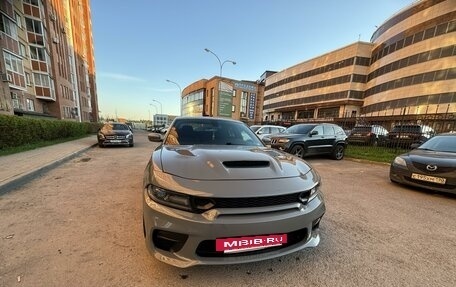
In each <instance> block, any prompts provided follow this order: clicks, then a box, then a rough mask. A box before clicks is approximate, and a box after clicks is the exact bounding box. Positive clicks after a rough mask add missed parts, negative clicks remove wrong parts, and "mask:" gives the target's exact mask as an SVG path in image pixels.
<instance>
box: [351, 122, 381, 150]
mask: <svg viewBox="0 0 456 287" xmlns="http://www.w3.org/2000/svg"><path fill="white" fill-rule="evenodd" d="M387 137H388V130H387V129H385V128H384V127H382V126H379V125H359V126H355V127H354V128H353V129H352V130H351V132H350V135H349V136H348V138H347V141H348V143H349V144H363V145H373V146H376V145H384V144H385V142H386V139H387Z"/></svg>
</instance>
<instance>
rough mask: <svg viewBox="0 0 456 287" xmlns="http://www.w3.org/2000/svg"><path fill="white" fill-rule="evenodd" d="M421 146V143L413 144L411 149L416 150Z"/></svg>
mask: <svg viewBox="0 0 456 287" xmlns="http://www.w3.org/2000/svg"><path fill="white" fill-rule="evenodd" d="M420 145H421V144H419V143H413V144H411V145H410V147H411V148H412V149H416V148H418V147H419V146H420Z"/></svg>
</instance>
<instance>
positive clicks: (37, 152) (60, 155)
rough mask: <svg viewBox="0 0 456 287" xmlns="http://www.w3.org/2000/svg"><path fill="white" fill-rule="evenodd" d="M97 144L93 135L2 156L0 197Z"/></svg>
mask: <svg viewBox="0 0 456 287" xmlns="http://www.w3.org/2000/svg"><path fill="white" fill-rule="evenodd" d="M96 144H97V137H96V135H91V136H88V137H85V138H82V139H78V140H74V141H69V142H65V143H61V144H56V145H52V146H47V147H42V148H38V149H34V150H30V151H26V152H21V153H16V154H12V155H6V156H0V195H1V194H3V193H6V192H8V191H10V190H12V189H14V188H17V187H19V186H20V185H22V184H24V183H26V182H28V181H30V180H31V179H33V178H35V177H36V176H38V175H40V174H42V173H44V172H46V171H48V170H50V169H52V168H54V167H56V166H57V165H59V164H61V163H63V162H65V161H67V160H70V159H71V158H74V157H76V156H77V155H79V154H80V153H82V152H84V151H86V150H88V149H89V148H91V147H92V146H94V145H96Z"/></svg>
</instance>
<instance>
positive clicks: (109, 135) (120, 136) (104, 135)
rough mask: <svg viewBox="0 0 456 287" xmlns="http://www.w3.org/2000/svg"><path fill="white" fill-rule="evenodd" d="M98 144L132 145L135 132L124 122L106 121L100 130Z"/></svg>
mask: <svg viewBox="0 0 456 287" xmlns="http://www.w3.org/2000/svg"><path fill="white" fill-rule="evenodd" d="M97 137H98V146H99V147H105V146H108V145H125V146H129V147H132V146H133V145H134V142H133V132H132V131H131V130H130V127H129V126H128V125H126V124H123V123H106V124H104V125H103V127H101V128H100V129H99V130H98V134H97Z"/></svg>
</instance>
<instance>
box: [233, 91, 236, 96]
mask: <svg viewBox="0 0 456 287" xmlns="http://www.w3.org/2000/svg"><path fill="white" fill-rule="evenodd" d="M234 97H236V90H233V98H234Z"/></svg>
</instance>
